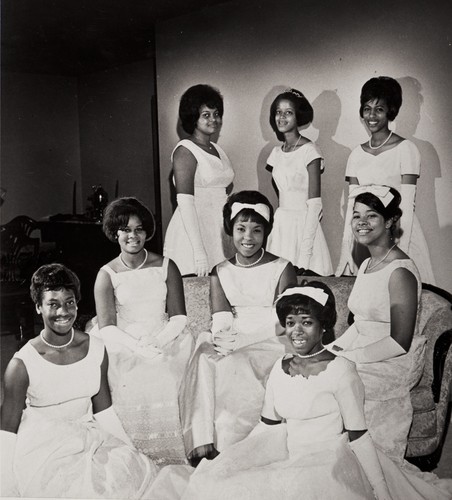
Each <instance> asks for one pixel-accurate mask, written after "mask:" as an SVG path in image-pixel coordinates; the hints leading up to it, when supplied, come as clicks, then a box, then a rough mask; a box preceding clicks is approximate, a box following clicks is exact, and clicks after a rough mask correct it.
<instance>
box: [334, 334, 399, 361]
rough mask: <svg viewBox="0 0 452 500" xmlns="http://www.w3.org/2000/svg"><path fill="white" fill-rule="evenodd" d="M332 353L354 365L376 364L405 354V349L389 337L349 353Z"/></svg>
mask: <svg viewBox="0 0 452 500" xmlns="http://www.w3.org/2000/svg"><path fill="white" fill-rule="evenodd" d="M333 352H334V353H335V354H337V355H338V356H342V357H344V358H347V359H349V360H350V361H353V362H354V363H377V362H378V361H385V360H386V359H392V358H396V357H397V356H401V355H403V354H406V351H405V349H404V348H403V347H402V346H401V345H400V344H399V343H398V342H396V341H395V340H394V339H393V338H392V337H391V336H388V337H385V338H383V339H381V340H377V342H374V343H373V344H369V345H366V346H365V347H359V348H357V349H353V350H351V351H345V350H344V351H339V352H336V351H333Z"/></svg>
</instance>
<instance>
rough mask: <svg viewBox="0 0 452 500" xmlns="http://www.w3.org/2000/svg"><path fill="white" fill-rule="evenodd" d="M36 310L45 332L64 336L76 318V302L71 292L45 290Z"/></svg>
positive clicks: (63, 289) (64, 289)
mask: <svg viewBox="0 0 452 500" xmlns="http://www.w3.org/2000/svg"><path fill="white" fill-rule="evenodd" d="M36 310H37V311H38V313H40V314H41V315H42V319H43V321H44V326H45V328H46V329H47V330H49V331H52V332H54V333H56V334H57V335H66V334H67V333H68V332H69V331H70V330H71V328H72V325H73V324H74V321H75V320H76V318H77V301H76V298H75V294H74V292H73V290H68V289H67V288H62V289H61V290H45V291H44V292H43V293H42V301H41V304H37V305H36Z"/></svg>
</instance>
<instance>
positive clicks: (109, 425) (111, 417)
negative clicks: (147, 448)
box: [94, 406, 135, 448]
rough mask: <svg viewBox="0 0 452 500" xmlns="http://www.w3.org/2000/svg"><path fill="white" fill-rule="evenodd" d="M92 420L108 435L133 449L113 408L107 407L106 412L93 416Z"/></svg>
mask: <svg viewBox="0 0 452 500" xmlns="http://www.w3.org/2000/svg"><path fill="white" fill-rule="evenodd" d="M94 418H95V420H96V422H97V423H98V424H99V426H100V427H101V428H102V429H103V430H104V431H106V432H108V433H109V434H112V435H113V436H115V437H116V438H118V439H120V440H121V441H123V442H124V443H125V444H126V445H128V446H130V447H131V448H135V446H134V445H133V443H132V441H131V439H130V438H129V436H128V435H127V434H126V431H125V430H124V427H123V426H122V423H121V421H120V420H119V417H118V415H117V414H116V412H115V410H114V408H113V406H109V407H108V408H107V409H106V410H102V411H100V412H99V413H95V414H94Z"/></svg>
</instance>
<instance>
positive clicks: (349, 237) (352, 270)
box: [335, 184, 359, 276]
mask: <svg viewBox="0 0 452 500" xmlns="http://www.w3.org/2000/svg"><path fill="white" fill-rule="evenodd" d="M357 187H359V184H350V185H349V188H348V202H347V212H346V214H345V220H344V234H343V236H342V245H341V255H340V257H339V264H338V265H337V268H336V272H335V275H336V276H342V275H343V274H344V272H345V271H346V270H347V267H348V270H349V271H348V272H349V274H352V275H354V274H356V270H357V268H356V264H355V262H354V260H353V244H354V242H355V238H354V236H353V231H352V217H353V206H354V204H355V198H354V196H353V191H354V190H355V189H356V188H357Z"/></svg>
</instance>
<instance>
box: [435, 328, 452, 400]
mask: <svg viewBox="0 0 452 500" xmlns="http://www.w3.org/2000/svg"><path fill="white" fill-rule="evenodd" d="M451 345H452V330H447V331H445V332H444V333H442V334H441V335H440V337H439V338H438V340H437V341H436V342H435V348H434V350H433V382H432V392H433V399H434V401H435V403H438V402H439V399H440V395H441V385H442V382H443V373H444V365H445V363H446V358H447V353H448V352H449V349H450V347H451ZM449 382H450V381H449Z"/></svg>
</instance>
